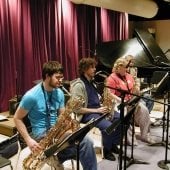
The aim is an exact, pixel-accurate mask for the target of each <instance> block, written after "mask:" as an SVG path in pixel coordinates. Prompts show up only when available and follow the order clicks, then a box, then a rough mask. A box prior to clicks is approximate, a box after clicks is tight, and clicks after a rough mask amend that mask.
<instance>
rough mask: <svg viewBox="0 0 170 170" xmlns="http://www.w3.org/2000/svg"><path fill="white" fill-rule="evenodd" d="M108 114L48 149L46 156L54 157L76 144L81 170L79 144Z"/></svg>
mask: <svg viewBox="0 0 170 170" xmlns="http://www.w3.org/2000/svg"><path fill="white" fill-rule="evenodd" d="M107 114H108V113H107ZM107 114H104V115H102V116H100V117H99V118H97V119H92V120H90V121H89V122H88V123H87V124H86V125H85V126H84V127H82V128H80V129H79V130H77V131H75V132H74V133H72V134H70V135H69V136H67V137H66V138H65V139H64V140H63V141H62V142H61V143H59V144H54V145H52V146H51V147H49V148H48V149H46V150H45V151H44V156H45V157H46V158H48V157H50V156H52V155H53V154H54V153H57V152H60V151H62V150H63V149H65V148H67V147H68V146H71V145H74V144H75V145H76V148H77V156H76V160H77V170H79V144H80V142H81V141H82V140H83V138H84V137H85V136H86V134H87V133H88V132H89V131H90V130H91V129H92V128H93V127H94V126H95V125H96V124H97V123H99V122H100V121H101V120H102V119H103V118H104V117H105V116H106V115H107Z"/></svg>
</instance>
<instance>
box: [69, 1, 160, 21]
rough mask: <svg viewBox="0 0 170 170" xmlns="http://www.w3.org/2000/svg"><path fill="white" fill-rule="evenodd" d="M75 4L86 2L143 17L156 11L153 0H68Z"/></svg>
mask: <svg viewBox="0 0 170 170" xmlns="http://www.w3.org/2000/svg"><path fill="white" fill-rule="evenodd" d="M70 1H72V2H73V3H76V4H86V5H91V6H95V7H101V8H106V9H110V10H114V11H119V12H126V13H128V14H131V15H136V16H140V17H144V18H152V17H154V16H155V15H156V14H157V12H158V6H157V4H156V3H155V2H154V1H153V0H70Z"/></svg>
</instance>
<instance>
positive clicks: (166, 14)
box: [129, 0, 170, 21]
mask: <svg viewBox="0 0 170 170" xmlns="http://www.w3.org/2000/svg"><path fill="white" fill-rule="evenodd" d="M154 1H155V2H156V3H157V5H158V8H159V9H158V13H157V14H156V16H154V17H153V18H149V19H148V18H143V17H138V16H134V15H130V14H129V20H130V21H151V20H167V19H170V0H154Z"/></svg>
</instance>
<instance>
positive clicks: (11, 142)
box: [0, 133, 19, 170]
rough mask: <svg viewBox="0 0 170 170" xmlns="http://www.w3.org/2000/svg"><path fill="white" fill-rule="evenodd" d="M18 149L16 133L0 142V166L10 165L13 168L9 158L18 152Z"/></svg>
mask: <svg viewBox="0 0 170 170" xmlns="http://www.w3.org/2000/svg"><path fill="white" fill-rule="evenodd" d="M18 149H19V143H18V133H16V134H15V135H13V136H11V137H10V138H8V139H6V140H4V141H2V142H1V143H0V168H3V167H6V166H10V167H11V170H12V169H13V166H12V164H11V160H10V159H9V158H11V157H12V156H13V155H15V154H16V153H18Z"/></svg>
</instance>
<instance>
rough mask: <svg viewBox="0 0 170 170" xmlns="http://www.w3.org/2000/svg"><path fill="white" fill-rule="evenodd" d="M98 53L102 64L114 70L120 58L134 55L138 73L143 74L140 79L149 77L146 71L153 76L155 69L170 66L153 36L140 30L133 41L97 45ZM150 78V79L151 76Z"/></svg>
mask: <svg viewBox="0 0 170 170" xmlns="http://www.w3.org/2000/svg"><path fill="white" fill-rule="evenodd" d="M96 52H97V57H98V58H99V61H100V63H101V64H103V65H104V66H105V67H107V68H112V66H113V63H114V62H115V60H116V59H118V58H119V57H122V56H125V55H133V56H134V57H135V66H136V67H138V72H139V74H141V75H140V76H139V77H147V75H146V76H145V73H144V72H145V71H146V74H147V73H148V74H152V73H153V68H154V69H155V68H157V67H169V66H170V62H169V60H168V59H167V57H166V56H165V54H164V53H163V51H162V50H161V48H160V47H159V46H158V44H157V43H156V41H155V39H154V37H153V36H152V34H150V33H149V32H148V31H145V30H140V29H135V31H134V38H132V39H129V40H118V41H108V42H103V43H101V44H97V45H96ZM166 64H167V65H166ZM144 69H145V70H144ZM147 69H149V70H150V71H151V73H149V72H148V71H147ZM142 72H143V73H142ZM143 74H144V75H143ZM148 76H149V77H150V75H148Z"/></svg>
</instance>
